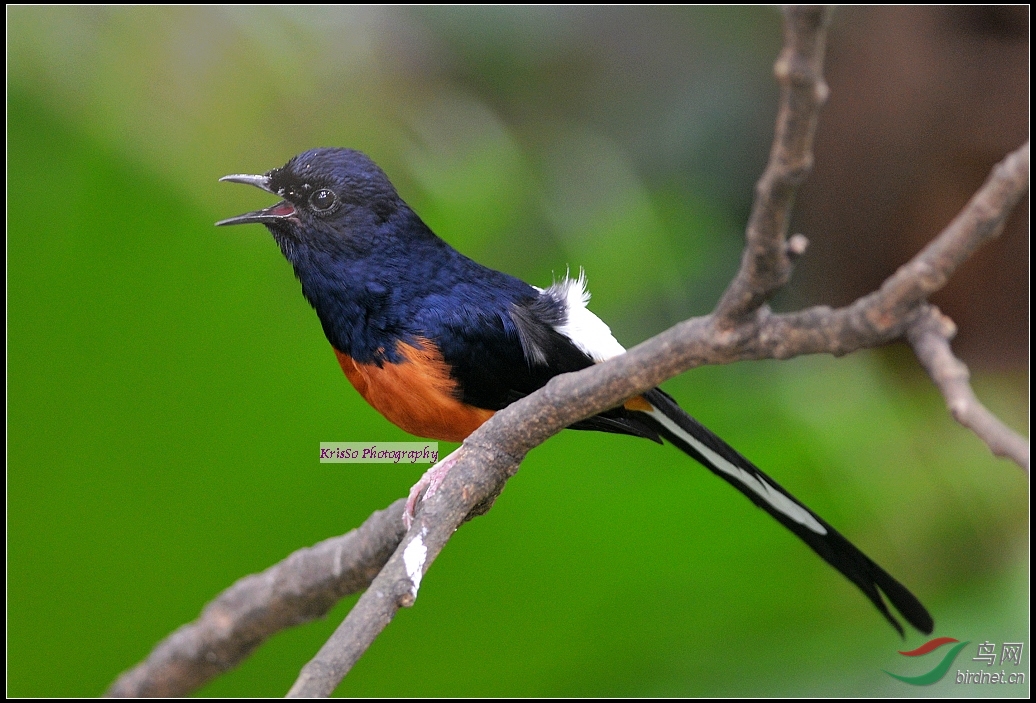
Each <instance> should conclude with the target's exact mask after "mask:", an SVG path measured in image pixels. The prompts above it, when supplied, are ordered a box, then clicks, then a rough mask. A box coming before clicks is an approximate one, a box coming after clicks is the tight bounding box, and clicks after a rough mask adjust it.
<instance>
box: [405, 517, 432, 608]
mask: <svg viewBox="0 0 1036 703" xmlns="http://www.w3.org/2000/svg"><path fill="white" fill-rule="evenodd" d="M426 534H428V529H427V528H425V527H422V528H421V534H419V535H418V536H417V537H414V539H413V540H411V541H410V544H408V545H407V546H406V549H404V550H403V565H404V566H406V575H407V576H409V577H410V583H412V584H413V587H412V588H411V589H410V595H412V596H413V597H414V598H417V589H419V588H420V587H421V576H423V575H424V562H425V559H427V558H428V547H426V546H425V544H424V536H425V535H426Z"/></svg>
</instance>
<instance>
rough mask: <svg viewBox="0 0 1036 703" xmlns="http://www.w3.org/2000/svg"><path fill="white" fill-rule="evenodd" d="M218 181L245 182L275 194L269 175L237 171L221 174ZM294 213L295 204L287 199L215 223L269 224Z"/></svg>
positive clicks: (220, 224)
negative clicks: (235, 172) (229, 174)
mask: <svg viewBox="0 0 1036 703" xmlns="http://www.w3.org/2000/svg"><path fill="white" fill-rule="evenodd" d="M219 180H220V181H227V182H229V183H245V184H247V185H250V186H255V187H256V188H261V189H262V190H265V191H266V192H267V193H273V194H274V195H277V193H275V192H274V191H273V190H272V189H271V188H270V177H269V176H268V175H267V176H252V175H248V174H244V173H237V174H234V175H231V176H223V178H221V179H219ZM294 215H295V206H294V205H292V204H291V203H289V202H288V201H287V200H284V201H281V202H279V203H277V204H276V205H272V206H270V207H268V208H265V209H263V210H256V211H255V212H246V213H245V214H244V215H238V216H237V217H229V218H227V219H225V220H220V221H219V222H217V223H216V226H217V227H222V226H223V225H247V224H253V223H256V222H258V223H262V224H271V223H274V222H280V221H282V220H286V219H287V218H289V217H292V216H294Z"/></svg>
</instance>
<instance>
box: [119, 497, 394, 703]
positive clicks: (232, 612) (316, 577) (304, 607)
mask: <svg viewBox="0 0 1036 703" xmlns="http://www.w3.org/2000/svg"><path fill="white" fill-rule="evenodd" d="M405 502H406V501H405V500H404V499H402V498H401V499H399V500H397V501H396V502H395V503H393V504H392V505H390V506H389V507H388V508H386V509H385V510H379V511H378V512H376V513H374V514H373V515H371V516H370V517H369V518H367V520H366V521H365V522H364V523H363V524H362V525H360V526H359V527H357V528H356V529H355V530H352V531H350V532H347V533H346V534H344V535H342V536H340V537H332V538H331V539H327V540H324V541H323V542H320V543H319V544H315V545H313V546H312V547H309V548H307V549H300V550H298V551H297V552H295V553H293V554H292V555H291V556H289V557H288V558H287V559H285V560H284V561H282V562H280V563H277V564H274V565H273V566H271V567H270V568H269V569H267V570H266V571H264V572H262V573H260V574H253V575H251V576H246V577H245V578H243V579H241V580H239V581H238V582H237V583H235V584H234V585H233V586H231V587H230V588H228V589H227V590H225V591H224V592H223V593H221V594H220V595H219V596H218V597H217V598H216V599H215V600H213V601H212V602H211V603H209V604H208V605H206V606H205V608H204V609H203V610H202V612H201V615H200V616H199V617H198V619H197V620H195V621H194V622H191V623H188V624H186V625H184V626H183V627H181V628H180V629H178V630H176V632H174V633H172V634H171V635H169V636H168V637H166V638H165V639H164V640H162V641H161V642H159V643H158V645H156V646H155V648H154V649H153V650H152V652H151V654H150V655H149V656H148V658H147V659H145V660H144V661H143V662H141V663H140V664H138V665H137V666H135V667H133V668H132V669H130V670H129V671H127V672H125V673H123V674H122V675H121V676H120V677H119V678H118V679H117V680H116V681H115V683H113V684H112V685H111V688H109V689H108V691H107V693H106V694H105V695H107V696H114V697H134V698H138V697H141V696H161V697H167V698H168V697H173V696H186V695H187V694H189V693H190V692H192V691H195V690H197V689H198V688H200V687H201V686H203V685H205V683H206V682H208V681H210V680H211V679H213V678H215V677H216V676H219V675H220V674H222V673H224V672H225V671H229V670H230V669H232V668H234V667H235V666H237V665H238V664H240V663H241V662H242V661H244V659H245V658H246V657H247V656H248V655H249V654H251V653H252V651H253V650H254V649H255V648H256V647H258V646H259V645H260V644H262V643H263V642H264V641H266V639H267V638H269V637H270V636H271V635H273V634H275V633H277V632H280V631H281V630H284V629H287V628H289V627H293V626H295V625H301V624H302V623H304V622H309V621H310V620H316V619H317V618H320V617H323V616H324V615H326V614H327V612H328V611H329V610H331V608H333V607H334V606H335V604H336V603H338V601H340V600H341V599H342V598H344V597H345V596H347V595H350V594H352V593H356V592H357V591H362V590H363V589H365V588H367V586H368V585H370V582H371V581H372V580H374V577H375V576H376V575H377V573H378V571H380V570H381V567H382V565H383V564H384V563H385V560H386V559H388V558H389V555H391V554H392V551H393V550H394V549H395V548H396V545H398V544H399V541H400V540H401V539H402V538H403V535H404V532H405V531H404V529H403V504H404V503H405Z"/></svg>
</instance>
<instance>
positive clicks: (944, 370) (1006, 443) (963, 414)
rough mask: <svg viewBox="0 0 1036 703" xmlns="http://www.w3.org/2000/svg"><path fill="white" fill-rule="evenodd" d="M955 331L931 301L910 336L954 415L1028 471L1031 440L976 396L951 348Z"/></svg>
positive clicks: (967, 374) (998, 451)
mask: <svg viewBox="0 0 1036 703" xmlns="http://www.w3.org/2000/svg"><path fill="white" fill-rule="evenodd" d="M956 331H957V329H956V326H955V325H954V324H953V321H952V320H950V318H948V317H946V316H945V315H943V314H942V313H940V312H939V310H938V309H937V308H936V307H935V306H933V305H929V306H927V307H926V308H925V309H924V310H923V312H922V313H921V314H920V315H918V316H917V319H916V320H915V321H914V322H913V324H911V325H910V328H909V329H908V330H907V339H908V340H910V344H911V346H913V348H914V352H915V353H916V354H917V358H918V359H919V360H920V361H921V365H922V366H924V367H925V369H926V370H927V371H928V375H929V376H931V377H932V380H933V381H934V382H935V385H936V386H938V387H939V390H940V391H941V392H942V394H943V397H944V398H945V399H946V407H947V408H948V409H949V411H950V414H951V415H953V418H954V419H955V420H956V421H957V422H959V423H960V424H962V425H964V426H965V427H967V428H968V429H969V430H971V431H972V432H974V433H975V434H976V435H978V437H979V439H981V440H982V441H983V442H985V443H986V444H987V445H988V446H989V449H990V451H992V452H993V453H994V454H996V455H997V456H1002V457H1006V458H1008V459H1010V460H1011V461H1013V462H1015V463H1016V464H1018V465H1019V466H1020V467H1022V469H1023V470H1024V471H1025V472H1026V473H1028V472H1029V442H1028V441H1026V439H1025V438H1024V437H1022V436H1021V435H1019V434H1018V433H1016V432H1015V431H1014V430H1012V429H1011V428H1010V427H1008V426H1007V425H1005V424H1004V423H1003V422H1001V421H1000V419H999V418H997V416H996V415H994V414H993V413H991V412H989V410H987V409H986V407H985V406H984V405H982V403H981V402H980V401H979V399H978V398H977V397H975V392H974V391H973V390H972V389H971V383H970V382H969V381H970V379H971V374H970V373H969V372H968V367H967V366H965V364H964V362H962V361H961V360H960V359H958V358H957V357H955V356H954V355H953V351H952V350H951V349H950V340H951V339H952V338H953V335H954V334H955V333H956Z"/></svg>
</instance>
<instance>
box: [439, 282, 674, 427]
mask: <svg viewBox="0 0 1036 703" xmlns="http://www.w3.org/2000/svg"><path fill="white" fill-rule="evenodd" d="M528 291H529V292H528V294H526V295H521V296H513V297H512V298H510V299H509V300H506V301H503V302H502V303H501V304H499V305H498V306H497V307H496V308H493V307H491V306H489V305H487V304H485V301H479V303H478V304H473V305H469V306H464V305H459V306H456V307H454V308H452V309H450V310H448V311H443V312H441V313H439V314H438V315H437V320H436V321H435V331H434V332H432V333H431V337H432V339H433V340H434V342H435V344H436V346H437V347H438V349H439V350H440V352H441V353H442V355H443V358H444V359H445V360H446V362H447V364H448V366H449V367H450V369H451V373H452V375H453V377H454V378H455V379H456V380H457V382H458V391H459V392H460V394H461V400H462V401H463V402H464V403H467V404H469V405H472V406H474V407H478V408H486V409H489V410H500V409H501V408H504V407H506V406H508V405H510V404H511V403H513V402H515V401H516V400H518V399H520V398H523V397H525V396H527V395H529V394H530V393H533V392H534V391H536V390H538V389H540V388H542V387H543V386H544V385H546V383H547V381H549V380H550V379H551V378H553V377H554V376H557V375H559V374H562V373H569V372H573V371H579V370H581V369H585V368H587V367H589V366H593V364H595V363H597V362H598V361H603V360H605V359H607V358H610V357H612V356H616V355H618V354H622V353H624V352H625V349H623V347H622V345H621V344H619V343H618V342H617V341H616V340H615V338H614V337H613V336H612V334H611V330H609V329H608V326H607V325H606V324H604V322H602V321H601V320H600V319H599V318H598V317H597V316H596V315H594V314H593V313H592V312H590V311H589V310H588V309H587V308H586V302H587V300H588V299H589V295H588V294H587V293H586V287H585V279H584V278H583V277H582V275H580V277H579V278H576V279H570V278H567V277H566V278H565V279H564V280H561V281H558V282H556V283H554V284H553V285H552V286H550V287H549V288H547V289H545V290H543V289H538V288H533V287H529V288H528ZM440 309H441V308H440ZM572 429H580V430H598V431H602V432H616V433H620V434H629V435H634V436H637V437H644V438H646V439H650V440H652V441H655V442H661V439H660V438H659V436H658V433H657V432H656V431H655V430H654V429H653V428H652V427H650V426H648V425H647V424H646V423H644V422H642V421H641V420H640V419H639V418H638V417H637V415H635V414H633V413H630V412H629V411H628V410H626V409H625V408H623V407H619V408H615V409H612V410H609V411H606V412H604V413H601V414H599V415H595V416H594V417H591V418H588V419H586V420H582V421H580V422H578V423H575V424H574V425H572Z"/></svg>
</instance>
